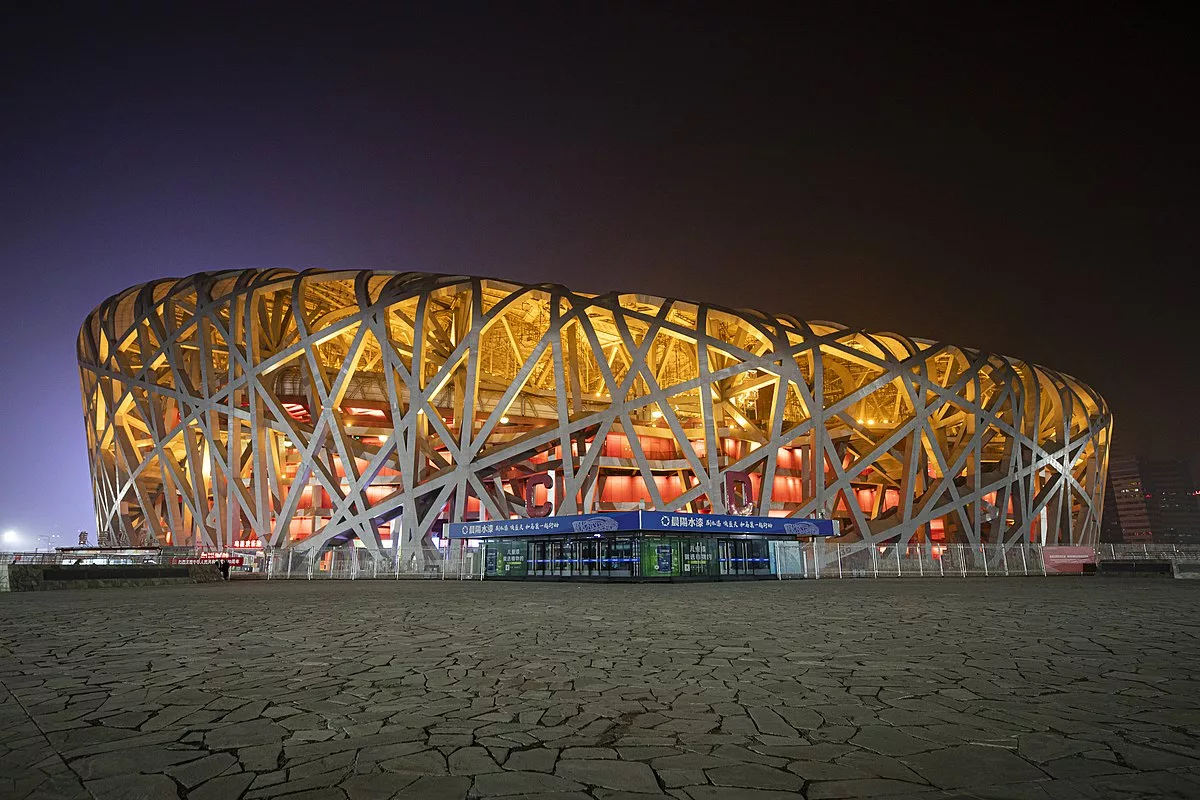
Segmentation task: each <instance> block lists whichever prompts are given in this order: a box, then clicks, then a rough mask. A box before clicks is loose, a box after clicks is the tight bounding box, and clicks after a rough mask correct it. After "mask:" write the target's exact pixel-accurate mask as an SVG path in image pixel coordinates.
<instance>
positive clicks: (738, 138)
mask: <svg viewBox="0 0 1200 800" xmlns="http://www.w3.org/2000/svg"><path fill="white" fill-rule="evenodd" d="M239 8H240V10H238V9H239ZM246 8H247V7H239V6H230V7H228V8H224V9H221V8H216V7H215V6H211V5H206V6H204V7H203V9H194V10H192V11H181V10H179V9H176V8H174V7H171V8H166V7H164V8H162V9H158V10H154V9H153V7H147V9H143V11H144V12H145V13H143V14H141V15H139V16H136V17H135V16H129V17H126V18H117V17H112V16H107V15H105V13H104V12H103V11H99V10H93V11H83V12H80V11H79V10H78V9H75V10H72V11H70V12H66V11H64V10H63V9H61V8H60V9H53V8H49V7H39V8H37V9H34V10H27V11H26V12H24V14H25V15H24V16H17V17H15V18H11V19H10V20H9V21H8V23H7V24H6V33H5V34H4V36H5V42H4V45H5V46H4V50H3V55H2V56H0V58H3V60H4V64H3V70H2V71H0V88H2V91H0V97H3V98H4V111H3V116H4V120H5V121H4V124H3V125H0V144H2V145H3V149H2V150H0V152H2V153H3V170H0V204H3V209H2V210H3V214H2V215H0V225H3V230H2V231H0V259H2V260H0V265H2V267H3V273H4V279H5V282H4V284H3V285H4V289H3V291H2V292H0V312H2V313H0V333H2V335H3V338H2V341H3V347H2V349H0V359H2V363H0V367H2V369H0V376H2V378H0V381H2V382H0V448H2V450H0V453H2V458H0V529H8V528H16V529H19V530H22V531H26V532H29V533H43V532H59V533H62V534H69V533H71V532H73V531H75V530H78V529H80V528H86V529H87V530H93V529H94V522H93V516H92V509H91V498H90V490H89V482H88V478H87V464H86V452H85V447H84V438H83V430H82V422H81V415H82V412H81V407H80V401H79V397H78V383H77V377H76V373H75V366H74V338H75V334H76V331H77V330H78V326H79V324H80V322H81V321H82V320H83V318H84V316H85V315H86V314H87V312H88V311H89V310H90V309H91V308H92V307H93V306H95V305H96V304H97V303H99V302H100V301H101V300H102V299H104V298H105V297H107V296H109V295H111V294H113V293H115V292H117V291H119V290H120V289H122V288H124V287H126V286H129V285H131V284H135V283H139V282H142V281H145V280H149V279H151V278H157V277H162V276H168V275H185V274H189V273H192V272H196V271H199V270H206V269H218V268H230V267H259V266H288V267H296V268H302V267H306V266H328V267H337V266H341V267H355V268H370V267H374V268H380V269H416V270H427V271H439V272H454V273H474V274H483V275H494V276H498V277H509V278H513V279H516V280H522V281H556V282H562V283H566V284H568V285H571V286H573V287H575V288H579V289H587V290H594V291H606V290H611V289H636V290H639V291H645V292H647V293H656V294H667V295H674V296H682V297H685V298H690V299H697V300H709V301H718V302H723V303H726V304H728V305H733V306H749V307H759V308H763V309H768V310H776V311H784V312H791V313H795V314H798V315H800V316H806V317H808V318H811V319H832V320H837V321H839V322H843V323H846V324H848V325H852V326H861V327H865V328H867V329H875V330H896V331H899V332H902V333H905V334H910V335H915V336H924V337H928V338H933V339H946V340H949V341H952V342H955V343H957V344H962V345H966V346H973V347H981V348H986V349H991V350H995V351H999V352H1002V353H1006V354H1011V355H1015V356H1019V357H1021V358H1024V359H1028V360H1032V361H1036V362H1040V363H1044V364H1046V365H1048V366H1052V367H1054V368H1056V369H1060V370H1062V371H1065V372H1068V373H1071V374H1074V375H1076V376H1078V377H1080V378H1081V379H1083V380H1084V381H1086V382H1088V383H1090V384H1092V385H1093V386H1095V387H1096V388H1097V389H1098V390H1099V391H1100V392H1101V393H1102V394H1104V395H1105V396H1106V397H1107V399H1108V401H1109V403H1110V405H1111V406H1112V407H1113V409H1114V411H1115V414H1116V420H1117V434H1116V439H1117V443H1118V447H1120V448H1121V449H1125V450H1127V451H1128V452H1134V453H1146V454H1149V455H1152V456H1164V457H1187V458H1194V457H1196V456H1200V413H1198V412H1197V409H1196V402H1195V398H1196V396H1197V390H1198V389H1200V378H1197V375H1196V368H1195V356H1194V348H1195V342H1196V335H1195V332H1194V328H1193V326H1192V319H1193V317H1194V315H1195V308H1196V290H1195V289H1194V288H1193V283H1194V279H1193V278H1192V277H1191V273H1192V272H1193V270H1194V268H1195V265H1196V254H1197V252H1200V248H1198V247H1197V244H1198V242H1197V238H1198V237H1197V231H1200V226H1198V225H1197V221H1198V220H1197V209H1198V207H1200V202H1198V201H1200V188H1198V187H1200V181H1198V180H1197V176H1198V175H1200V169H1198V167H1200V163H1198V162H1200V159H1198V157H1197V145H1196V142H1197V141H1200V136H1198V135H1197V134H1198V133H1200V131H1198V130H1197V128H1198V125H1197V112H1196V97H1198V96H1200V91H1198V89H1200V87H1198V86H1197V80H1196V77H1197V75H1196V61H1195V55H1194V52H1195V48H1194V44H1193V43H1192V42H1191V41H1189V31H1190V30H1191V29H1190V27H1189V26H1188V25H1186V24H1185V23H1184V20H1182V19H1169V18H1165V17H1162V16H1155V17H1151V16H1146V15H1147V13H1148V12H1147V10H1145V9H1143V8H1140V7H1137V6H1129V7H1127V8H1109V7H1106V8H1104V9H1088V10H1087V12H1086V14H1077V15H1069V16H1068V15H1063V16H1054V15H1053V14H1051V13H1049V12H1039V13H1032V14H1031V13H1028V12H1025V11H1017V10H1015V9H1005V8H1003V7H998V8H994V9H992V10H989V11H987V12H986V14H985V13H983V12H982V11H981V12H977V13H976V14H975V15H974V16H971V15H967V16H946V13H947V12H950V11H951V7H950V6H946V5H941V6H939V7H938V8H939V13H938V14H937V15H936V16H934V15H921V14H914V13H913V12H912V8H911V7H907V8H897V9H896V10H893V11H890V12H887V13H885V14H880V13H878V12H876V13H872V14H870V15H866V14H863V15H861V16H859V17H857V18H855V17H851V16H836V15H834V13H833V12H829V11H822V10H817V11H814V10H812V9H804V10H802V11H798V12H796V13H795V14H794V15H793V16H768V15H765V14H756V15H752V16H747V17H744V18H743V17H726V16H721V15H716V14H711V15H710V14H707V13H703V14H702V13H700V12H699V11H698V10H695V9H686V8H685V7H679V8H677V9H674V10H650V11H647V10H645V9H644V8H642V7H641V6H636V7H635V6H629V7H627V8H625V9H623V10H622V9H618V10H601V7H600V6H597V7H595V8H593V9H592V10H591V11H587V12H582V13H577V14H575V15H573V16H570V17H564V16H560V17H551V16H547V15H539V14H535V13H526V12H521V13H518V12H514V11H512V10H511V9H507V10H494V11H489V12H484V13H478V12H475V13H465V12H463V11H462V10H459V11H436V12H435V11H420V12H413V13H408V14H404V13H400V12H392V14H391V15H389V16H378V15H374V14H372V13H367V12H364V11H363V10H362V8H361V7H360V8H357V9H354V10H350V11H346V12H345V13H342V14H337V15H333V14H328V13H323V12H322V13H318V12H316V11H297V10H296V8H297V6H296V5H295V4H286V5H277V6H272V5H269V4H251V5H250V6H249V7H248V8H249V9H250V10H249V11H248V10H246ZM604 8H606V9H607V8H608V7H607V6H605V7H604Z"/></svg>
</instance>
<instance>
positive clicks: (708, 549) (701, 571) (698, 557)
mask: <svg viewBox="0 0 1200 800" xmlns="http://www.w3.org/2000/svg"><path fill="white" fill-rule="evenodd" d="M680 544H681V545H682V549H683V574H684V575H685V576H692V577H699V576H701V575H716V574H717V571H718V569H717V543H716V542H715V541H713V540H712V539H685V540H683V541H682V542H680Z"/></svg>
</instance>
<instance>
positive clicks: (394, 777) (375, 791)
mask: <svg viewBox="0 0 1200 800" xmlns="http://www.w3.org/2000/svg"><path fill="white" fill-rule="evenodd" d="M419 779H420V776H418V775H406V774H403V773H399V772H376V773H372V774H370V775H355V776H354V777H352V778H347V779H346V780H344V781H342V782H341V783H339V784H338V787H339V788H340V789H341V790H342V791H343V792H345V793H346V797H347V798H349V800H388V798H390V797H391V796H392V795H394V794H395V793H396V792H398V791H400V790H401V789H403V788H404V787H406V786H408V785H409V784H411V783H414V782H415V781H417V780H419Z"/></svg>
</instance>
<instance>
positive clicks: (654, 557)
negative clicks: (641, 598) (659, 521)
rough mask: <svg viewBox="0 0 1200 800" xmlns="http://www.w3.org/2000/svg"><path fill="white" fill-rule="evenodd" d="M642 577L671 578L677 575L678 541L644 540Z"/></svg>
mask: <svg viewBox="0 0 1200 800" xmlns="http://www.w3.org/2000/svg"><path fill="white" fill-rule="evenodd" d="M641 561H642V575H643V576H646V577H664V578H667V577H673V576H676V575H678V574H679V540H678V539H660V538H657V537H655V538H646V539H643V540H642V559H641Z"/></svg>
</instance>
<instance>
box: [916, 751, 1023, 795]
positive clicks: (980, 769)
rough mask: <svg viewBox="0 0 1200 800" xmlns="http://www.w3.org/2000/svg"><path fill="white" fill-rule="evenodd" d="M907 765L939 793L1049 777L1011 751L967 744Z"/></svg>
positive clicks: (936, 752) (935, 753)
mask: <svg viewBox="0 0 1200 800" xmlns="http://www.w3.org/2000/svg"><path fill="white" fill-rule="evenodd" d="M904 762H905V763H906V764H908V765H909V766H910V767H912V768H913V769H914V770H916V771H917V773H918V774H920V776H921V777H922V778H924V779H925V780H927V781H929V782H930V783H931V784H933V785H934V786H936V787H938V788H939V789H957V788H959V787H962V786H999V785H1002V784H1006V783H1024V782H1025V781H1036V780H1044V779H1045V778H1046V773H1044V772H1042V771H1041V770H1040V769H1038V768H1037V767H1035V766H1033V765H1032V764H1030V763H1029V762H1028V761H1026V760H1024V759H1023V758H1020V757H1019V756H1017V755H1016V754H1014V753H1013V752H1011V751H1009V750H1004V749H1002V748H999V747H986V746H983V745H974V744H966V745H959V746H957V747H947V748H946V749H944V750H937V751H934V752H932V753H918V754H917V755H913V756H908V757H906V758H905V759H904Z"/></svg>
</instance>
